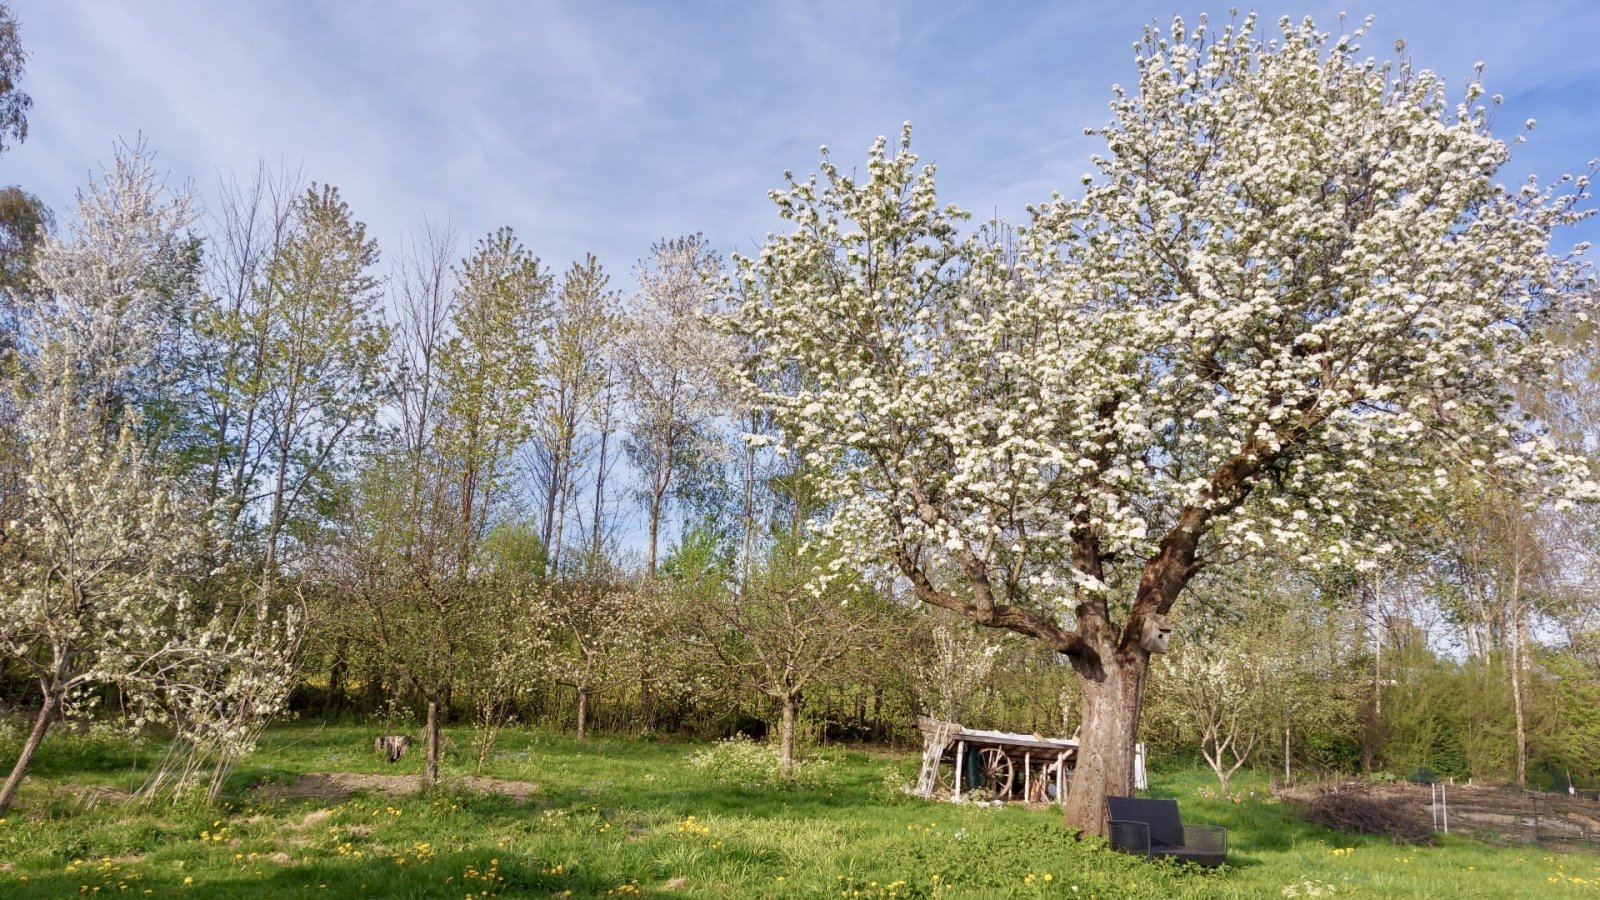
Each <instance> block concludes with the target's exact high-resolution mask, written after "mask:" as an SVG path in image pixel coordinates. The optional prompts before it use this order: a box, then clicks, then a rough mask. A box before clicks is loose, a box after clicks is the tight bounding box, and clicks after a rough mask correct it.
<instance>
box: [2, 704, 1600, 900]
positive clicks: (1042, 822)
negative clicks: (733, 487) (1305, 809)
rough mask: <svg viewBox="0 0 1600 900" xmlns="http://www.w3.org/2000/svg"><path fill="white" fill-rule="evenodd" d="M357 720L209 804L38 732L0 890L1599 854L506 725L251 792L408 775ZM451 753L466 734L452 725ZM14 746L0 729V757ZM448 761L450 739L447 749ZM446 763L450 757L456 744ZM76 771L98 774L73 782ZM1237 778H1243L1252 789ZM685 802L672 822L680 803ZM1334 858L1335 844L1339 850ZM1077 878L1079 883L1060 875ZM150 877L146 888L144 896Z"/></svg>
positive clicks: (1089, 882) (648, 883)
mask: <svg viewBox="0 0 1600 900" xmlns="http://www.w3.org/2000/svg"><path fill="white" fill-rule="evenodd" d="M375 733H376V729H374V728H360V727H350V726H340V727H326V728H323V727H318V726H312V725H296V726H292V727H285V728H281V729H277V730H274V731H272V732H270V733H269V734H268V735H267V738H266V740H265V742H264V744H263V747H262V749H261V751H260V752H259V753H257V754H256V755H255V756H253V757H252V758H251V759H250V760H249V762H248V764H247V765H246V766H244V767H242V768H241V769H240V771H239V772H238V773H236V775H235V776H234V778H233V780H232V782H230V785H229V802H228V803H227V804H226V805H225V806H222V807H218V808H205V807H201V806H177V807H174V806H171V805H156V806H145V805H134V804H128V803H124V802H120V801H117V800H116V799H114V797H108V793H109V791H108V790H107V789H123V790H125V789H130V788H132V787H134V786H136V785H137V784H138V782H139V772H140V770H141V767H143V766H147V765H149V763H150V762H151V760H152V757H153V756H154V754H155V751H156V750H157V749H158V748H157V747H155V746H154V745H151V744H144V745H141V744H135V743H131V742H128V741H125V740H120V739H114V738H95V737H79V736H72V735H66V734H61V735H54V736H52V737H51V738H50V739H49V740H47V741H46V744H45V747H44V748H43V750H42V751H41V753H40V756H39V759H38V764H37V767H36V769H35V776H34V777H33V778H32V779H30V781H29V782H28V783H27V784H26V786H25V788H24V790H23V793H22V796H21V799H20V803H19V805H18V806H17V807H16V808H14V809H13V811H12V812H11V813H10V815H9V816H8V817H7V820H6V821H5V822H4V823H3V824H0V897H5V898H26V897H46V898H55V897H67V896H77V895H80V894H90V895H95V894H98V895H100V896H104V895H107V894H120V895H122V896H134V897H138V896H161V897H172V896H178V897H184V896H187V897H240V898H252V900H259V898H265V897H280V896H294V897H300V896H335V897H396V898H408V897H419V898H420V897H456V898H460V897H464V896H467V895H468V894H469V893H470V894H472V895H474V896H483V893H482V892H484V891H487V892H488V895H489V896H500V897H523V896H531V897H546V896H562V895H563V892H569V891H570V892H571V893H570V896H575V897H589V896H606V895H607V894H608V893H611V894H612V895H613V896H615V895H616V894H617V893H622V894H627V893H634V892H637V893H639V894H644V895H670V896H681V897H723V898H738V897H840V896H847V897H932V896H940V897H1196V898H1212V897H1282V896H1285V888H1286V886H1289V885H1300V884H1302V883H1304V882H1307V881H1315V882H1320V883H1322V884H1324V885H1329V886H1332V888H1333V889H1334V891H1335V893H1333V894H1332V896H1341V897H1343V896H1351V897H1419V898H1421V897H1430V898H1431V897H1484V898H1505V897H1534V896H1537V897H1552V898H1553V897H1565V896H1581V895H1586V894H1592V893H1595V894H1600V857H1594V856H1588V855H1568V856H1561V855H1555V854H1551V853H1550V852H1549V851H1545V850H1541V849H1539V848H1534V847H1529V848H1526V849H1515V848H1513V849H1505V848H1492V847H1487V846H1484V845H1480V844H1476V843H1472V842H1470V841H1467V840H1463V839H1460V838H1449V839H1446V840H1444V841H1443V842H1442V843H1441V844H1440V845H1439V846H1436V847H1419V848H1412V847H1403V846H1398V845H1395V844H1392V843H1390V842H1387V841H1384V840H1380V839H1376V838H1364V837H1355V836H1346V835H1339V834H1336V833H1333V832H1330V831H1327V830H1325V829H1321V828H1318V827H1315V826H1312V825H1309V824H1306V823H1303V822H1301V821H1299V820H1298V819H1296V818H1294V817H1293V815H1292V814H1291V812H1290V811H1289V810H1287V809H1285V808H1284V807H1282V806H1280V805H1278V804H1277V803H1276V802H1274V801H1272V800H1270V799H1267V798H1265V797H1263V796H1255V797H1250V796H1246V798H1245V799H1243V801H1242V802H1240V803H1226V802H1221V801H1218V800H1214V799H1209V798H1206V797H1203V796H1200V794H1201V792H1202V791H1203V789H1206V788H1208V787H1209V786H1210V784H1211V782H1210V781H1209V779H1208V778H1207V777H1206V776H1204V774H1203V773H1199V772H1180V773H1175V774H1169V775H1160V774H1158V775H1157V776H1156V782H1155V789H1156V790H1155V792H1156V793H1157V794H1161V795H1166V796H1175V797H1178V798H1180V799H1181V800H1182V801H1183V808H1184V816H1185V818H1187V819H1190V820H1192V821H1195V822H1208V823H1214V824H1219V825H1224V826H1227V827H1228V829H1229V841H1230V848H1231V852H1230V856H1229V862H1230V865H1229V866H1227V867H1225V868H1224V869H1222V870H1219V871H1215V872H1203V871H1198V870H1193V869H1186V868H1182V867H1179V866H1175V865H1171V864H1162V863H1152V862H1147V861H1144V860H1140V859H1135V858H1132V857H1128V856H1125V855H1122V854H1116V853H1113V852H1111V851H1110V850H1109V849H1107V848H1106V847H1105V846H1104V844H1103V842H1101V841H1098V840H1081V841H1080V840H1075V839H1073V838H1072V837H1071V836H1070V835H1069V834H1068V833H1067V832H1066V831H1064V830H1063V828H1062V827H1061V821H1060V816H1059V813H1057V812H1056V811H1054V810H1032V809H1023V808H1016V807H1008V808H1006V809H989V808H975V807H971V806H964V805H962V806H958V805H953V804H948V803H926V802H922V801H917V800H912V799H909V798H905V797H902V796H897V795H895V794H894V793H893V792H892V791H890V790H888V789H887V788H886V781H895V780H899V781H908V780H909V779H910V778H911V777H912V776H913V775H914V773H915V768H916V760H915V759H913V758H907V757H904V756H891V755H881V754H865V753H858V752H833V751H830V752H826V753H824V754H822V755H823V756H826V757H828V758H830V760H831V762H832V765H831V766H830V767H829V768H828V770H827V771H828V773H829V774H828V776H827V778H826V783H825V784H824V785H823V786H822V787H820V788H816V789H808V790H798V789H791V790H752V789H745V788H740V787H738V786H734V785H730V784H726V783H721V782H719V779H718V778H717V777H716V776H715V775H714V774H712V773H708V772H705V771H702V770H700V769H696V768H694V767H692V766H690V765H689V764H688V757H689V756H690V755H691V754H692V753H693V752H694V751H695V750H696V749H698V745H695V744H688V743H674V742H660V743H654V742H647V741H641V740H632V739H610V738H598V739H592V740H590V741H588V742H586V743H579V742H577V741H574V740H571V739H569V738H567V737H564V736H560V735H553V734H550V733H547V732H542V731H514V732H507V733H506V734H505V735H504V737H503V739H502V740H501V742H500V745H499V748H498V750H497V752H496V754H495V755H494V757H493V759H492V760H491V761H490V763H489V765H488V767H487V768H486V770H485V773H484V774H485V775H487V776H490V777H495V778H503V779H512V780H525V781H533V782H537V783H538V785H539V790H538V791H537V792H536V793H535V795H534V796H533V798H532V799H531V800H528V801H526V802H522V801H517V800H512V799H508V798H505V797H501V796H493V795H485V794H477V793H472V792H469V791H466V790H463V789H459V788H450V787H446V788H445V789H443V790H441V791H438V792H435V793H433V794H429V795H415V796H408V797H404V798H394V797H384V796H380V795H372V794H357V795H355V796H353V797H350V798H349V799H347V800H345V801H343V802H339V803H333V804H331V805H330V804H329V803H327V802H319V801H316V800H300V801H267V800H263V799H261V797H260V795H259V794H258V793H257V792H256V791H255V790H253V789H252V788H253V787H254V786H255V785H258V784H261V783H264V782H279V781H281V782H292V781H294V780H295V779H296V778H298V777H299V776H300V775H302V774H308V773H319V772H361V773H383V774H396V773H401V774H415V773H417V772H418V771H419V769H420V764H421V762H420V760H419V759H418V758H417V756H418V755H417V754H412V755H410V756H408V758H407V759H405V760H403V761H402V762H401V763H399V764H398V765H395V766H392V767H391V766H389V765H387V764H386V763H384V762H383V761H382V760H381V759H379V758H378V757H377V756H376V754H374V753H373V752H372V750H371V740H372V736H373V735H374V734H375ZM452 737H453V738H454V740H455V741H456V743H457V744H458V745H459V746H460V747H462V748H465V747H466V746H467V745H468V743H469V741H470V735H469V734H468V733H466V732H465V731H463V732H459V733H454V734H453V735H452ZM14 749H15V748H14V744H13V745H5V744H0V760H7V761H8V760H9V758H10V756H9V754H10V753H12V752H14ZM463 756H464V750H463ZM449 762H450V765H448V766H447V773H448V774H449V775H451V776H460V775H464V774H466V773H467V772H468V771H469V768H470V767H469V765H468V764H467V761H466V760H465V759H464V758H452V759H451V760H450V761H449ZM84 787H95V788H100V789H101V790H100V791H90V792H84V791H83V790H82V788H84ZM1251 787H1252V785H1251V784H1250V783H1248V782H1246V783H1245V784H1244V790H1245V791H1246V792H1247V793H1248V792H1249V791H1250V789H1251ZM691 816H692V817H693V819H692V820H691V819H690V818H689V817H691ZM1346 847H1348V848H1353V850H1351V851H1350V852H1349V853H1348V854H1345V853H1342V852H1341V853H1340V854H1335V853H1334V852H1333V851H1334V850H1336V849H1340V848H1346ZM1074 888H1076V890H1074ZM147 892H148V893H147Z"/></svg>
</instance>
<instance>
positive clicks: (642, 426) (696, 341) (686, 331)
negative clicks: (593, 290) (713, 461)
mask: <svg viewBox="0 0 1600 900" xmlns="http://www.w3.org/2000/svg"><path fill="white" fill-rule="evenodd" d="M720 270H721V261H720V260H718V259H717V258H716V255H715V254H713V253H712V252H711V248H710V247H709V246H708V245H707V244H706V241H705V239H704V238H703V237H701V236H700V235H692V236H689V237H681V238H675V239H673V240H668V241H661V242H659V243H657V244H656V245H655V246H654V247H652V248H651V259H650V262H649V263H648V264H641V265H640V266H639V269H638V271H637V272H636V274H635V277H636V279H637V280H638V282H639V290H638V292H637V293H635V294H634V296H633V302H632V304H631V306H630V307H629V309H628V310H627V319H626V321H627V325H626V328H627V331H626V337H625V339H624V341H625V348H624V351H623V353H622V354H621V356H620V359H619V368H620V369H621V373H622V384H623V390H624V392H625V393H626V395H627V430H628V440H627V443H626V445H625V446H626V449H627V452H628V458H629V459H630V460H631V461H632V462H633V466H634V468H635V469H636V470H638V472H639V476H640V478H641V479H642V480H643V483H644V487H643V490H642V492H641V494H640V497H641V500H642V503H643V506H644V507H645V512H646V524H647V530H648V537H647V543H646V554H647V555H646V557H645V571H646V572H648V573H649V574H651V575H654V574H655V571H656V553H657V549H658V546H659V543H660V532H661V524H662V520H663V518H664V516H665V515H666V508H667V502H668V500H669V499H671V496H672V493H671V492H672V490H673V488H674V487H675V482H674V479H675V478H679V477H681V476H682V474H683V470H684V466H685V465H686V464H687V463H688V462H689V460H690V459H691V458H692V457H693V455H694V454H695V451H696V450H697V449H701V448H703V446H704V443H705V436H706V433H707V425H708V423H709V421H710V420H711V419H712V418H713V417H714V416H715V415H716V414H717V413H718V412H719V411H720V409H719V402H720V397H719V387H720V384H719V377H718V376H719V373H721V372H722V371H724V370H725V368H726V366H727V361H728V356H727V353H726V349H725V345H724V344H723V342H722V341H721V339H720V337H719V335H718V334H717V333H716V332H715V331H714V330H713V329H712V328H711V327H710V326H709V323H708V322H707V321H706V318H705V316H706V313H707V312H709V309H710V308H709V303H710V297H711V294H710V291H711V287H710V285H711V280H712V279H713V278H715V277H716V275H717V274H718V272H720Z"/></svg>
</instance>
